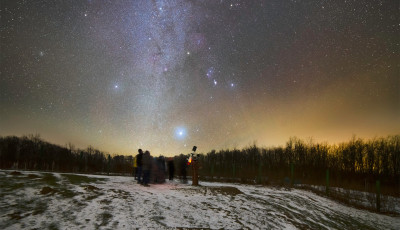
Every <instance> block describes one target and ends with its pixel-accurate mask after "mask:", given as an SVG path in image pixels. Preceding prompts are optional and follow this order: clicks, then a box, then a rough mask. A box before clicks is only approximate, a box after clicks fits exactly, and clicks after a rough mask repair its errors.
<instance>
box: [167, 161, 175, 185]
mask: <svg viewBox="0 0 400 230" xmlns="http://www.w3.org/2000/svg"><path fill="white" fill-rule="evenodd" d="M167 166H168V174H169V180H170V181H171V180H173V179H174V173H175V166H174V158H169V159H168V165H167Z"/></svg>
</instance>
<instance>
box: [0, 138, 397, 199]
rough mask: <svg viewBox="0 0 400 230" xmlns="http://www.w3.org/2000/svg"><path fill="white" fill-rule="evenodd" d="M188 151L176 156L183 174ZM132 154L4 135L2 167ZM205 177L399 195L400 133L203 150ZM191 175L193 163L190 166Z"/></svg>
mask: <svg viewBox="0 0 400 230" xmlns="http://www.w3.org/2000/svg"><path fill="white" fill-rule="evenodd" d="M187 156H188V155H182V154H181V155H176V156H175V157H174V162H175V163H176V164H175V165H176V166H175V168H176V170H175V171H176V173H177V175H178V176H179V175H180V173H181V172H182V167H183V165H182V164H181V163H180V162H182V160H183V159H185V158H187ZM133 159H134V156H127V155H116V154H109V153H106V152H102V151H100V150H97V149H95V148H93V147H91V146H89V147H88V148H86V149H78V148H75V147H74V145H73V144H71V143H69V144H67V145H66V146H59V145H55V144H51V143H48V142H46V141H44V140H42V139H41V138H40V136H39V135H28V136H23V137H16V136H7V137H0V168H2V169H20V170H41V171H57V172H74V173H101V174H105V173H107V174H110V173H112V174H125V175H131V174H132V172H133ZM198 162H199V166H200V169H199V175H200V179H201V180H214V181H215V180H216V181H231V182H240V183H258V184H283V185H284V184H292V185H293V184H301V183H306V184H315V185H325V184H326V178H327V176H329V179H330V180H329V183H330V186H336V187H343V188H352V189H357V190H364V191H374V189H375V187H374V185H375V181H376V180H379V181H380V183H381V184H382V193H387V194H393V195H396V196H399V195H400V135H392V136H387V137H381V138H374V139H370V140H363V139H361V138H357V137H355V136H354V137H353V138H352V139H351V140H349V141H347V142H343V143H339V144H328V143H314V142H313V141H312V140H309V141H304V140H302V139H299V138H296V137H292V138H290V139H289V140H288V141H287V142H286V145H285V146H279V147H270V148H266V147H257V146H256V145H255V144H254V145H252V146H249V147H246V148H243V149H232V150H230V149H227V150H220V151H215V150H212V151H210V152H208V153H206V154H199V157H198ZM188 169H189V173H188V175H190V167H188Z"/></svg>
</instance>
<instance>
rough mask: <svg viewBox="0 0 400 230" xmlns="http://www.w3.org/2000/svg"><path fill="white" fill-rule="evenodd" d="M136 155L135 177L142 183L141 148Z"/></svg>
mask: <svg viewBox="0 0 400 230" xmlns="http://www.w3.org/2000/svg"><path fill="white" fill-rule="evenodd" d="M138 152H139V153H138V155H136V165H137V168H136V175H137V176H136V177H137V180H138V183H139V184H142V183H143V150H142V149H139V150H138Z"/></svg>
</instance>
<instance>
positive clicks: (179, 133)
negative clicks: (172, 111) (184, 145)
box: [175, 126, 187, 140]
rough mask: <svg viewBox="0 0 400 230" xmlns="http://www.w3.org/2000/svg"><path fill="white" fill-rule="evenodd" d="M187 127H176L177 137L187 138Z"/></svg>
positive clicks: (178, 138)
mask: <svg viewBox="0 0 400 230" xmlns="http://www.w3.org/2000/svg"><path fill="white" fill-rule="evenodd" d="M186 136H187V134H186V128H185V127H182V126H180V127H176V128H175V139H177V140H184V139H185V138H186Z"/></svg>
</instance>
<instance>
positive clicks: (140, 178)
mask: <svg viewBox="0 0 400 230" xmlns="http://www.w3.org/2000/svg"><path fill="white" fill-rule="evenodd" d="M133 167H134V172H133V173H134V177H135V179H136V180H137V182H138V183H139V184H141V185H143V186H149V183H164V182H165V174H166V169H168V174H169V180H170V181H172V180H173V179H174V173H175V166H174V161H173V158H169V159H167V160H166V159H165V158H164V157H163V156H160V157H155V158H153V157H152V156H151V155H150V152H149V151H147V150H146V151H145V152H143V150H142V149H139V150H138V154H137V155H136V157H135V158H134V163H133Z"/></svg>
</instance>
